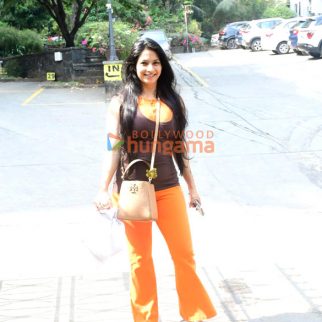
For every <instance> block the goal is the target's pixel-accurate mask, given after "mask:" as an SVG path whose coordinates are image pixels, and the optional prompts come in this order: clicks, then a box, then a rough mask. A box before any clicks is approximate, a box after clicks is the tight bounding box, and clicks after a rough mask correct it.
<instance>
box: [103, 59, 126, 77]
mask: <svg viewBox="0 0 322 322" xmlns="http://www.w3.org/2000/svg"><path fill="white" fill-rule="evenodd" d="M122 65H123V64H122V62H118V61H117V62H104V81H106V82H114V81H121V80H122Z"/></svg>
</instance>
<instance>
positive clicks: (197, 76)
mask: <svg viewBox="0 0 322 322" xmlns="http://www.w3.org/2000/svg"><path fill="white" fill-rule="evenodd" d="M172 59H173V60H174V61H175V62H176V64H177V65H179V66H180V68H181V69H183V70H184V71H186V72H187V73H188V74H189V75H190V76H192V77H193V78H194V79H195V80H196V82H197V83H199V84H200V85H201V86H202V87H209V85H208V83H207V82H206V81H205V80H203V79H202V78H201V77H200V76H199V75H198V74H196V73H195V72H193V71H192V70H191V69H190V68H188V67H186V66H184V65H183V64H181V63H180V62H179V60H178V59H177V58H176V57H175V56H173V57H172Z"/></svg>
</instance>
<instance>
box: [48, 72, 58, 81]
mask: <svg viewBox="0 0 322 322" xmlns="http://www.w3.org/2000/svg"><path fill="white" fill-rule="evenodd" d="M55 79H56V74H55V73H47V80H48V81H54V80H55Z"/></svg>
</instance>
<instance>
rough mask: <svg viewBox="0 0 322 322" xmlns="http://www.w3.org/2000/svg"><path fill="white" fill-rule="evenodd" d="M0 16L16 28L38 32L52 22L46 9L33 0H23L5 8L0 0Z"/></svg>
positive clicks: (3, 20)
mask: <svg viewBox="0 0 322 322" xmlns="http://www.w3.org/2000/svg"><path fill="white" fill-rule="evenodd" d="M0 17H1V21H2V22H5V23H7V24H8V25H10V26H12V27H15V28H17V29H34V30H37V31H38V32H40V31H42V30H43V29H44V28H46V27H49V24H50V22H52V21H50V20H51V17H50V16H49V14H48V12H47V11H46V9H45V8H43V7H41V6H39V5H38V4H37V2H36V1H35V0H25V1H23V2H21V3H17V4H15V5H14V6H11V7H10V8H7V10H4V8H3V0H0Z"/></svg>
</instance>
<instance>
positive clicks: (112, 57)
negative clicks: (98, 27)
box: [106, 0, 118, 61]
mask: <svg viewBox="0 0 322 322" xmlns="http://www.w3.org/2000/svg"><path fill="white" fill-rule="evenodd" d="M106 8H107V13H108V30H109V48H110V59H109V60H110V61H117V60H118V57H117V55H116V50H115V42H114V31H113V16H112V12H113V10H112V4H111V0H108V3H107V4H106Z"/></svg>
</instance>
